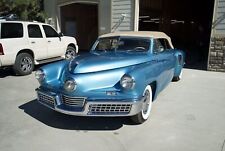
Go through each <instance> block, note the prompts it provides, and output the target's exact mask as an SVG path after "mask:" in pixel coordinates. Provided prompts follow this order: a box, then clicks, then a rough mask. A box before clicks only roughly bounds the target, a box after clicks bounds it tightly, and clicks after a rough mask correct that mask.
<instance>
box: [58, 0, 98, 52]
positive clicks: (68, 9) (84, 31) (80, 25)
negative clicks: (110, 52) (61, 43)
mask: <svg viewBox="0 0 225 151" xmlns="http://www.w3.org/2000/svg"><path fill="white" fill-rule="evenodd" d="M60 12H61V30H62V32H63V33H64V35H66V36H73V37H75V38H76V39H77V43H78V46H79V52H80V53H82V52H85V51H89V49H90V48H91V46H92V44H93V43H94V41H95V40H96V38H97V37H98V5H97V4H87V3H85V4H83V3H73V4H69V5H65V6H61V7H60Z"/></svg>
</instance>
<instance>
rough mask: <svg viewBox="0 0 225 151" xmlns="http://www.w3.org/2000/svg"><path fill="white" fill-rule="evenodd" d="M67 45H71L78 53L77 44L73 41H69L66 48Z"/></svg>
mask: <svg viewBox="0 0 225 151" xmlns="http://www.w3.org/2000/svg"><path fill="white" fill-rule="evenodd" d="M68 47H73V48H74V49H75V50H76V53H78V46H77V45H76V44H74V43H69V44H68V46H67V48H68Z"/></svg>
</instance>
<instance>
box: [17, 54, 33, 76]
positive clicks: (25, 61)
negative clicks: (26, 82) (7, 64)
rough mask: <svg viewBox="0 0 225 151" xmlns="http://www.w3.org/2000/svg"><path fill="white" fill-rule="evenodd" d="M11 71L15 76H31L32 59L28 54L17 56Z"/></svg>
mask: <svg viewBox="0 0 225 151" xmlns="http://www.w3.org/2000/svg"><path fill="white" fill-rule="evenodd" d="M13 69H14V71H15V73H16V74H17V75H22V76H23V75H28V74H31V72H32V71H33V69H34V58H33V57H32V56H31V55H30V54H28V53H20V54H18V55H17V57H16V61H15V64H14V66H13Z"/></svg>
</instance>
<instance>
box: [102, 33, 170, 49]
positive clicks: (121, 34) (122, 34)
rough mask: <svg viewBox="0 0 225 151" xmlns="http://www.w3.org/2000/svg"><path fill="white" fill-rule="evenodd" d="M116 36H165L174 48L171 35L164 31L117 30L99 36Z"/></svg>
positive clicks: (156, 37)
mask: <svg viewBox="0 0 225 151" xmlns="http://www.w3.org/2000/svg"><path fill="white" fill-rule="evenodd" d="M116 36H126V37H144V38H155V39H159V38H165V39H167V40H168V42H169V44H170V46H171V47H172V48H173V44H172V42H171V39H170V37H169V36H167V35H166V34H165V33H163V32H157V31H128V32H115V33H108V34H104V35H101V36H99V38H104V37H116Z"/></svg>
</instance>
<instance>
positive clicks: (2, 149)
mask: <svg viewBox="0 0 225 151" xmlns="http://www.w3.org/2000/svg"><path fill="white" fill-rule="evenodd" d="M37 87H38V82H37V81H36V80H35V78H34V74H32V75H30V76H24V77H15V76H11V74H10V73H7V72H5V71H0V151H31V150H32V151H51V150H56V151H90V150H97V151H139V150H146V151H147V150H148V151H225V146H224V147H223V145H224V143H225V142H224V141H225V73H216V72H206V71H198V70H191V69H185V70H184V75H183V79H182V80H181V81H180V82H172V83H171V84H170V85H169V86H168V87H167V88H166V89H165V90H164V91H163V92H162V93H161V94H160V96H159V97H158V98H157V101H156V102H154V104H153V105H154V106H153V110H152V115H151V117H150V119H149V120H148V121H147V122H145V123H144V124H141V125H132V123H131V122H130V121H129V120H127V119H126V118H85V117H73V116H68V115H63V114H60V113H56V112H54V111H51V110H49V109H47V108H45V107H43V106H41V105H39V104H38V103H37V101H36V100H35V99H36V96H35V91H34V89H35V88H37Z"/></svg>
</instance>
